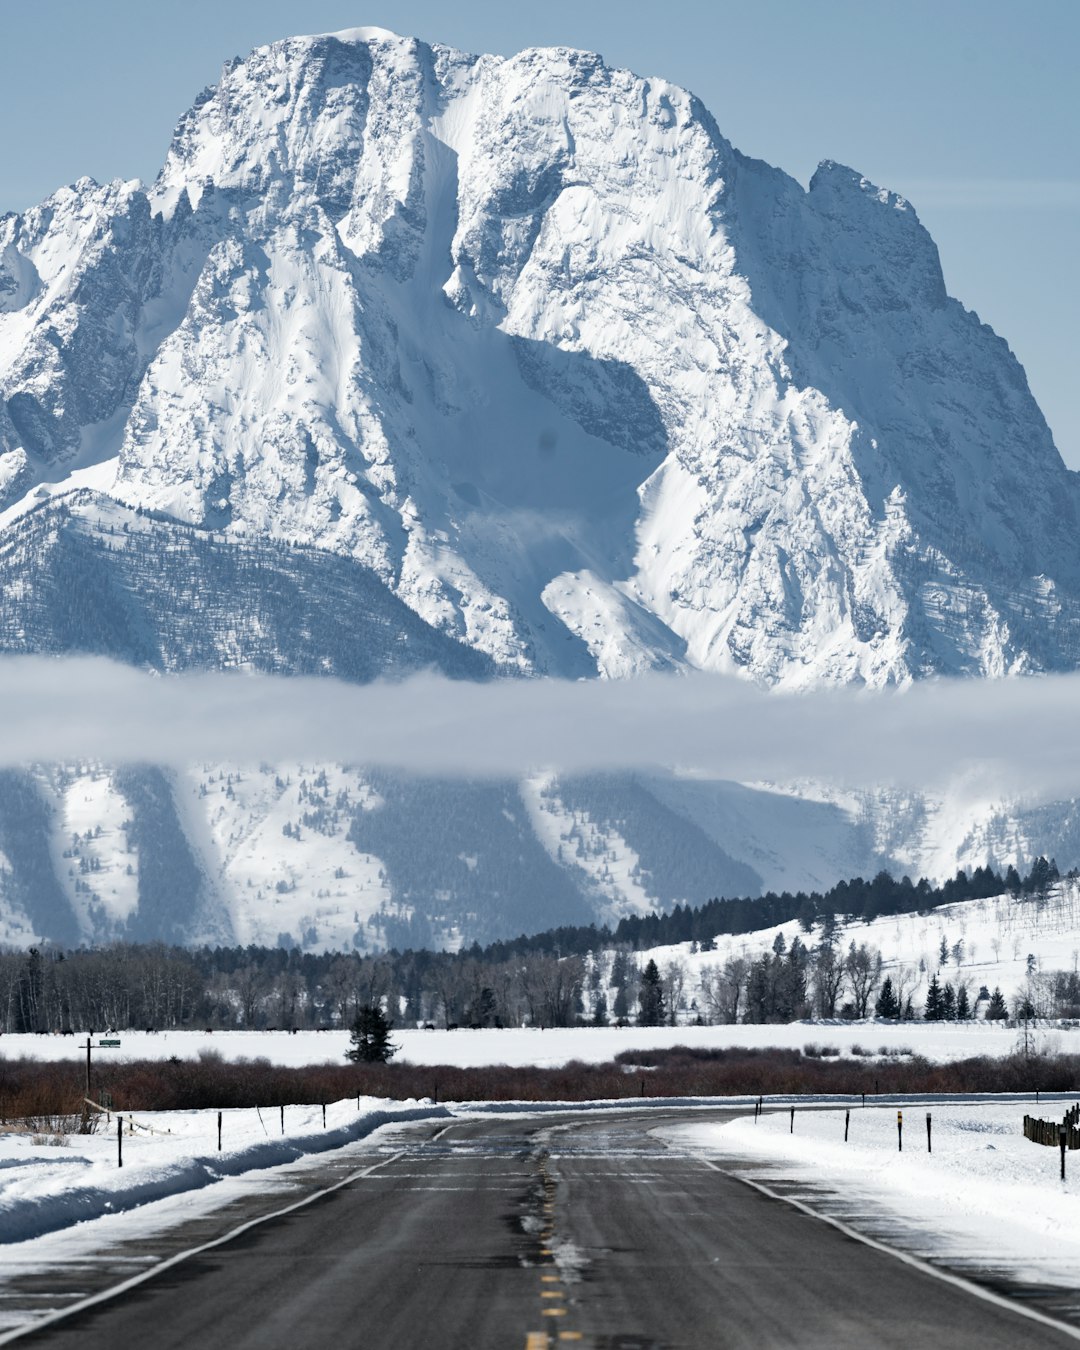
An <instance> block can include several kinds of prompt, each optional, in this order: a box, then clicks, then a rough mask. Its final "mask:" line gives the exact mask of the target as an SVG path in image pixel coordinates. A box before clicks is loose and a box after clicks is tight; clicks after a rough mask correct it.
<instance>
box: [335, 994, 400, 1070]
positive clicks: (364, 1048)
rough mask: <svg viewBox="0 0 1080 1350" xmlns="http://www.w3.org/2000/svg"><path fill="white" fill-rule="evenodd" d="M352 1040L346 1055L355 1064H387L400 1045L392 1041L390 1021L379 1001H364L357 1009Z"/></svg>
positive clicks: (351, 1035)
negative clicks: (350, 1047) (392, 1043)
mask: <svg viewBox="0 0 1080 1350" xmlns="http://www.w3.org/2000/svg"><path fill="white" fill-rule="evenodd" d="M350 1040H351V1041H352V1049H351V1050H346V1051H345V1057H346V1059H351V1060H352V1061H353V1063H354V1064H385V1063H386V1061H387V1060H388V1059H390V1058H391V1057H392V1056H394V1055H395V1054H397V1049H398V1047H397V1046H396V1045H391V1043H390V1023H389V1022H388V1021H387V1018H386V1014H385V1013H384V1012H383V1010H382V1008H381V1007H380V1006H379V1004H377V1003H364V1004H362V1005H361V1006H360V1007H359V1008H358V1009H357V1011H356V1019H355V1020H354V1022H353V1024H352V1032H351V1034H350Z"/></svg>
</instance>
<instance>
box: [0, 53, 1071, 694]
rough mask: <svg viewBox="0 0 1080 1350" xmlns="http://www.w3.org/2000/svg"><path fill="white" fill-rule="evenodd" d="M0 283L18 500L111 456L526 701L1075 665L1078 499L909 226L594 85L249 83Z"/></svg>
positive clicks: (35, 216)
mask: <svg viewBox="0 0 1080 1350" xmlns="http://www.w3.org/2000/svg"><path fill="white" fill-rule="evenodd" d="M0 260H2V262H0V388H2V391H3V409H4V411H3V417H2V421H0V446H2V448H3V455H2V456H0V477H2V478H3V480H4V481H5V482H6V483H7V492H8V500H9V502H10V501H13V500H15V499H17V498H19V497H20V495H21V494H24V493H25V492H26V490H27V488H28V487H31V486H33V484H34V483H35V482H36V481H38V480H40V479H42V478H48V479H51V480H61V481H62V479H63V475H64V473H65V471H66V470H67V469H69V468H70V467H75V466H78V465H79V464H84V463H89V462H97V463H98V464H99V466H103V467H101V468H100V469H99V474H100V476H99V478H98V480H97V481H98V482H100V483H102V484H103V485H104V486H105V487H106V490H107V491H109V492H110V493H112V494H114V495H117V496H119V497H122V498H123V499H124V500H126V501H128V502H130V503H132V504H135V505H140V506H146V507H152V508H154V509H156V510H160V511H164V512H166V513H168V514H170V515H173V516H175V517H177V518H179V519H181V520H184V521H187V522H189V523H191V524H195V525H198V526H202V527H207V528H213V529H216V530H219V531H222V532H224V533H225V534H226V536H229V537H234V538H238V539H239V538H246V539H251V538H252V537H256V538H266V537H273V538H278V539H283V540H288V541H300V542H303V543H306V544H310V545H314V546H316V547H318V548H320V549H323V550H326V551H328V552H332V553H336V554H342V555H345V556H347V557H350V558H354V559H356V560H358V561H360V562H362V563H364V564H365V565H366V566H367V567H369V568H371V569H372V570H374V571H375V572H376V574H377V575H378V576H379V577H380V579H381V580H382V581H383V584H384V585H385V586H387V588H388V589H390V590H391V591H393V592H394V594H395V595H396V596H398V597H399V598H400V599H401V600H403V601H404V602H405V603H406V604H407V605H409V606H410V607H411V608H412V609H413V610H415V612H416V613H417V614H419V615H420V616H421V617H422V618H423V619H425V620H426V621H427V622H428V623H430V624H431V625H433V626H434V627H436V628H437V629H439V630H440V631H441V632H443V633H445V634H448V635H451V636H453V637H456V638H459V639H460V640H462V641H464V642H466V643H467V644H468V645H470V646H472V647H475V648H477V649H479V650H481V651H483V652H485V653H487V654H488V655H489V656H490V657H492V658H494V659H495V660H496V661H497V662H499V663H501V664H504V665H509V666H516V667H517V668H519V669H522V670H525V671H538V670H543V671H551V672H554V673H572V674H582V673H597V672H599V673H601V674H604V675H625V674H630V673H632V672H633V671H635V670H640V669H642V668H647V667H655V666H658V665H669V664H687V665H690V666H697V667H704V668H708V669H717V670H735V671H738V672H742V673H745V674H748V675H750V676H752V677H753V678H755V679H758V680H761V681H764V682H766V683H769V684H801V683H806V682H810V681H821V680H827V681H850V680H856V681H866V682H868V683H872V684H880V683H883V682H888V681H898V680H900V681H902V680H906V679H908V678H910V677H912V676H917V675H921V674H927V673H931V672H948V673H955V672H964V673H971V674H991V675H1000V674H1003V673H1006V672H1009V671H1013V670H1027V669H1051V668H1061V667H1070V666H1072V665H1073V664H1075V661H1076V657H1077V653H1078V650H1080V648H1078V643H1080V636H1078V634H1080V629H1078V612H1077V596H1078V588H1080V551H1078V550H1077V547H1076V502H1077V491H1076V479H1075V475H1073V474H1071V473H1069V472H1068V471H1067V470H1066V469H1065V468H1064V467H1063V465H1062V463H1061V461H1060V459H1059V457H1058V455H1057V453H1056V451H1055V449H1054V446H1053V443H1052V441H1051V438H1050V434H1049V432H1048V430H1047V428H1046V425H1045V423H1044V422H1043V419H1042V417H1041V416H1040V414H1039V411H1038V408H1037V407H1036V405H1035V404H1034V402H1033V400H1032V399H1031V396H1030V394H1029V392H1028V389H1027V385H1026V382H1025V380H1024V375H1023V371H1022V370H1021V368H1020V366H1019V365H1018V364H1017V362H1016V361H1015V359H1014V358H1013V357H1012V355H1011V354H1010V352H1009V351H1008V348H1007V347H1006V346H1005V344H1004V343H1003V342H1002V341H1001V340H1000V339H999V338H997V337H996V336H995V335H994V334H993V333H992V332H991V331H990V330H989V329H987V328H986V327H984V326H983V325H981V324H980V323H979V321H978V319H977V318H976V317H975V316H974V315H973V314H970V313H969V312H967V311H965V310H964V309H963V307H962V306H961V305H959V304H958V303H957V302H956V301H954V300H950V299H949V298H948V297H947V295H946V294H945V289H944V285H943V283H942V278H941V272H940V268H939V265H938V259H937V253H936V250H935V247H934V244H933V242H932V240H931V239H930V238H929V236H928V235H927V234H926V232H925V231H924V230H923V228H922V227H921V225H920V224H919V222H918V219H917V217H916V215H915V212H914V210H913V208H912V207H911V206H910V205H909V204H908V203H907V202H905V201H903V200H902V199H901V198H899V197H897V196H896V195H895V194H892V193H889V192H887V191H884V190H881V189H878V188H876V187H875V186H873V185H872V184H870V183H868V182H867V181H866V180H865V179H861V178H860V177H859V175H858V174H856V173H853V172H852V171H851V170H848V169H845V168H842V167H840V166H838V165H834V164H823V165H822V166H821V168H820V169H819V170H818V172H817V174H816V175H815V177H814V179H813V181H812V183H811V186H810V190H809V191H808V192H807V191H804V190H803V189H802V188H801V187H800V186H799V185H798V184H797V183H795V182H793V181H792V180H791V179H790V178H788V177H787V176H786V175H784V174H783V173H781V172H779V171H777V170H775V169H772V168H770V167H768V166H767V165H764V164H761V163H758V162H756V161H753V160H749V159H747V158H745V157H744V156H743V155H741V154H739V153H738V152H737V151H735V150H734V149H733V148H732V147H731V146H730V145H729V144H728V142H727V141H725V140H724V138H723V137H722V136H721V135H720V133H719V131H718V130H717V128H716V127H715V125H714V124H713V122H712V119H711V118H710V117H709V115H708V113H707V112H706V111H705V109H704V108H702V107H701V105H700V104H699V103H698V102H697V101H696V100H695V99H694V98H693V97H692V96H691V95H690V94H688V93H686V92H685V91H684V90H681V89H678V88H676V87H675V86H672V85H669V84H666V83H665V82H663V81H659V80H647V79H640V78H638V77H636V76H633V75H631V74H629V73H627V72H625V71H617V70H610V69H608V68H607V67H606V66H605V65H604V64H603V63H602V61H601V60H600V58H599V57H596V56H593V55H591V54H589V53H585V52H577V51H569V50H564V49H551V50H544V51H528V52H523V53H521V54H520V55H518V56H516V57H514V58H512V59H509V60H502V59H496V58H493V57H470V56H465V55H462V54H461V53H458V52H454V51H450V50H448V49H445V48H441V47H429V46H426V45H425V44H423V43H421V42H417V41H414V40H412V39H405V38H398V37H395V36H393V35H391V34H386V33H382V32H378V31H373V30H357V31H355V32H348V33H343V34H339V35H337V36H327V37H318V38H304V39H294V40H290V41H286V42H282V43H278V44H275V45H274V46H271V47H267V48H261V49H259V50H257V51H255V52H253V53H252V54H251V55H250V56H249V57H247V58H246V59H244V60H239V61H235V62H232V63H230V64H229V65H228V66H227V67H226V68H225V70H224V71H223V73H222V78H221V82H220V83H219V85H218V86H217V87H216V88H215V89H212V90H208V91H207V92H206V93H205V94H204V95H202V96H201V97H200V99H199V100H198V102H197V103H196V105H195V106H194V108H192V110H191V111H190V112H189V113H188V114H187V115H186V116H185V117H184V118H183V119H182V120H181V122H180V125H179V127H178V128H177V132H176V135H175V138H174V141H173V145H172V148H171V150H170V152H169V155H168V158H167V160H166V163H165V166H164V168H163V170H162V172H161V175H160V177H159V179H158V181H157V183H156V184H155V185H154V186H153V187H152V188H151V189H149V190H143V189H142V188H140V187H139V186H138V185H136V184H120V183H116V184H112V185H110V186H108V187H104V188H102V187H98V186H96V185H95V184H93V183H91V182H89V181H88V180H83V181H82V182H80V183H78V184H76V185H75V186H74V187H72V188H68V189H64V190H62V191H61V192H59V193H57V194H56V195H55V196H54V197H53V198H51V199H50V200H49V201H48V202H46V203H44V204H43V205H42V206H41V207H39V208H37V209H36V210H34V211H31V212H29V213H27V215H26V216H24V217H9V218H7V219H6V220H5V221H4V222H3V223H2V226H0ZM105 466H107V467H105Z"/></svg>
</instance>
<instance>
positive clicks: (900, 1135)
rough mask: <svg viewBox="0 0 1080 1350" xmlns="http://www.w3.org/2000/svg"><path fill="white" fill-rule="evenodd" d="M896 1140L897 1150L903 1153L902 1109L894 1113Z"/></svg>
mask: <svg viewBox="0 0 1080 1350" xmlns="http://www.w3.org/2000/svg"><path fill="white" fill-rule="evenodd" d="M896 1142H897V1145H898V1148H897V1152H899V1153H903V1151H904V1113H903V1111H897V1113H896Z"/></svg>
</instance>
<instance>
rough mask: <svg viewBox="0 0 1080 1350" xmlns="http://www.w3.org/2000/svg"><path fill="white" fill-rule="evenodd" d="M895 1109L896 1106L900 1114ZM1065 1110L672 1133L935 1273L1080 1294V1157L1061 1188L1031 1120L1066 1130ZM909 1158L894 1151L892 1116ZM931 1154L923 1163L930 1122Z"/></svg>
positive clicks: (915, 1110)
mask: <svg viewBox="0 0 1080 1350" xmlns="http://www.w3.org/2000/svg"><path fill="white" fill-rule="evenodd" d="M898 1101H899V1107H898ZM1065 1106H1066V1104H1065V1103H1063V1102H1060V1101H1055V1102H1053V1103H1052V1104H1048V1103H1047V1100H1046V1098H1045V1097H1044V1098H1043V1101H1042V1105H1041V1106H1036V1104H1035V1102H1034V1100H1024V1099H1021V1098H1014V1099H1010V1100H1007V1101H1005V1100H996V1101H976V1102H962V1101H957V1100H955V1099H954V1100H953V1101H951V1102H946V1103H942V1102H934V1103H933V1104H932V1105H926V1106H924V1105H922V1104H919V1105H914V1104H908V1103H906V1102H904V1101H901V1100H899V1099H898V1100H897V1101H893V1102H892V1103H891V1104H890V1105H888V1106H875V1107H867V1108H866V1109H860V1108H857V1107H856V1108H853V1109H852V1110H851V1124H850V1132H849V1138H848V1142H847V1143H846V1144H845V1143H844V1110H841V1109H834V1110H803V1109H797V1111H796V1115H795V1122H794V1131H793V1132H792V1130H791V1119H790V1116H789V1114H788V1110H787V1109H782V1110H780V1111H777V1112H766V1113H765V1114H764V1115H763V1116H762V1117H761V1119H760V1120H759V1121H758V1122H757V1123H755V1122H754V1118H753V1115H752V1114H751V1115H748V1116H746V1117H744V1118H742V1119H739V1120H736V1121H734V1122H732V1123H730V1124H726V1125H713V1124H705V1123H702V1124H697V1125H694V1124H691V1125H686V1126H680V1127H678V1128H676V1129H672V1130H669V1131H667V1132H666V1133H665V1138H666V1139H667V1140H668V1142H669V1143H671V1144H672V1145H674V1146H678V1147H680V1148H690V1149H691V1150H694V1151H697V1152H700V1153H701V1154H703V1155H704V1156H706V1157H717V1158H722V1159H723V1165H724V1167H725V1168H727V1169H730V1170H734V1171H736V1172H738V1173H739V1174H740V1175H743V1176H745V1177H747V1178H749V1179H751V1180H754V1181H756V1182H758V1183H759V1184H763V1185H765V1186H766V1187H770V1188H771V1187H772V1186H775V1185H776V1184H777V1182H778V1181H782V1182H783V1183H784V1184H783V1192H784V1194H785V1196H790V1195H791V1194H792V1193H793V1192H792V1187H791V1183H795V1188H794V1194H795V1196H796V1197H798V1198H801V1199H803V1200H804V1201H805V1202H806V1203H809V1204H810V1205H811V1207H812V1208H814V1209H815V1210H817V1211H819V1212H824V1213H826V1214H829V1215H830V1216H831V1217H834V1218H837V1219H839V1220H841V1221H843V1220H847V1221H848V1222H850V1223H851V1225H852V1226H853V1227H856V1228H858V1229H859V1230H860V1231H862V1232H867V1231H869V1233H870V1235H871V1236H873V1237H875V1238H877V1239H879V1240H881V1241H885V1242H887V1243H889V1244H890V1245H894V1246H898V1247H900V1248H901V1249H903V1250H905V1251H908V1252H910V1253H913V1254H914V1255H916V1256H919V1257H922V1258H924V1259H932V1260H933V1261H934V1262H935V1263H941V1262H944V1263H945V1264H947V1265H949V1266H952V1267H954V1268H957V1267H958V1268H960V1269H975V1268H979V1269H981V1270H984V1271H985V1270H992V1271H993V1270H1000V1271H1002V1272H1004V1273H1007V1274H1008V1275H1010V1276H1011V1277H1012V1278H1014V1279H1019V1280H1021V1281H1024V1282H1027V1281H1032V1282H1037V1283H1051V1284H1055V1285H1060V1286H1067V1287H1073V1288H1075V1287H1076V1286H1077V1284H1078V1283H1080V1230H1078V1228H1077V1225H1076V1211H1077V1201H1078V1199H1080V1154H1076V1153H1070V1154H1069V1155H1068V1157H1067V1163H1066V1172H1067V1177H1066V1180H1065V1181H1061V1179H1060V1171H1059V1168H1060V1155H1059V1153H1058V1150H1057V1149H1056V1148H1048V1147H1045V1146H1042V1145H1039V1144H1033V1143H1030V1142H1029V1141H1028V1140H1026V1139H1025V1138H1024V1136H1023V1134H1022V1122H1023V1117H1024V1115H1025V1114H1030V1115H1039V1116H1041V1117H1043V1118H1044V1119H1050V1120H1059V1119H1060V1118H1061V1115H1062V1114H1063V1111H1064V1110H1065ZM900 1108H902V1109H903V1113H904V1148H903V1152H899V1151H898V1147H897V1110H898V1109H900ZM928 1110H929V1111H930V1113H931V1115H932V1118H933V1120H932V1130H933V1134H932V1137H933V1152H932V1153H928V1152H927V1144H926V1114H927V1111H928Z"/></svg>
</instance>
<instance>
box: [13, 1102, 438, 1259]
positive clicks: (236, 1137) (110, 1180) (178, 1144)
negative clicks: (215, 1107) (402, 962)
mask: <svg viewBox="0 0 1080 1350" xmlns="http://www.w3.org/2000/svg"><path fill="white" fill-rule="evenodd" d="M445 1114H446V1111H445V1109H444V1108H442V1107H438V1106H435V1105H433V1104H432V1103H419V1102H415V1101H413V1102H398V1101H389V1100H381V1099H376V1098H373V1097H361V1098H355V1097H354V1098H351V1099H349V1100H347V1101H341V1102H333V1103H331V1104H330V1105H328V1106H327V1108H326V1125H325V1127H324V1126H323V1117H322V1108H321V1107H320V1106H287V1107H285V1109H284V1116H282V1114H281V1112H280V1111H279V1110H278V1109H277V1108H268V1107H263V1108H262V1109H261V1111H259V1110H256V1109H237V1110H232V1111H224V1112H222V1148H221V1151H220V1152H218V1148H217V1112H216V1111H161V1112H153V1111H151V1112H142V1111H139V1112H134V1113H132V1116H131V1117H129V1116H125V1126H124V1139H123V1167H122V1168H121V1167H119V1166H118V1164H117V1152H118V1140H117V1118H116V1117H115V1116H113V1117H111V1119H110V1121H109V1122H108V1124H106V1123H105V1122H104V1121H103V1120H100V1121H99V1123H98V1132H97V1133H96V1134H92V1135H79V1134H72V1135H65V1136H61V1137H62V1138H63V1139H64V1140H65V1142H64V1143H63V1144H62V1145H61V1146H57V1145H56V1144H55V1143H52V1142H49V1141H50V1140H52V1139H55V1138H56V1136H54V1135H51V1134H50V1133H48V1132H45V1133H42V1134H29V1133H14V1132H9V1133H0V1241H2V1242H4V1243H10V1242H23V1241H26V1240H29V1239H32V1238H36V1237H39V1236H40V1235H42V1234H44V1233H50V1232H53V1231H55V1230H57V1229H61V1228H66V1227H68V1226H69V1225H71V1224H75V1223H80V1222H84V1221H86V1220H88V1219H97V1218H100V1217H102V1216H104V1215H108V1214H116V1213H119V1212H121V1211H123V1210H127V1209H131V1208H134V1207H136V1206H139V1205H145V1204H147V1203H148V1202H150V1201H152V1200H160V1199H162V1198H164V1197H166V1196H172V1195H178V1194H180V1193H182V1192H191V1191H197V1190H201V1189H202V1188H204V1187H206V1186H209V1185H211V1184H213V1183H215V1182H218V1181H221V1180H222V1179H223V1178H225V1177H234V1176H238V1175H240V1174H242V1173H246V1172H251V1171H254V1170H261V1169H265V1168H270V1167H276V1166H280V1165H281V1164H283V1163H290V1162H294V1161H296V1160H297V1159H298V1158H301V1157H304V1156H305V1155H308V1154H312V1153H322V1152H325V1151H326V1150H327V1149H332V1148H340V1147H341V1146H342V1145H343V1144H347V1143H349V1142H350V1141H352V1140H355V1139H361V1138H363V1137H364V1136H365V1135H368V1134H370V1133H371V1132H372V1131H373V1130H376V1129H378V1128H379V1127H380V1126H381V1125H385V1124H388V1123H390V1122H393V1121H402V1120H413V1119H418V1118H421V1117H429V1116H439V1115H445ZM132 1118H133V1119H134V1121H135V1128H134V1129H132V1128H131V1126H130V1125H129V1124H128V1121H129V1120H130V1119H132ZM282 1122H284V1131H283V1130H282Z"/></svg>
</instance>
